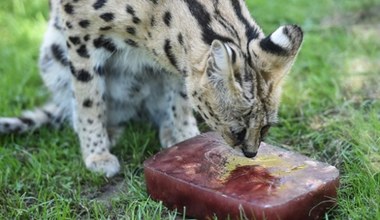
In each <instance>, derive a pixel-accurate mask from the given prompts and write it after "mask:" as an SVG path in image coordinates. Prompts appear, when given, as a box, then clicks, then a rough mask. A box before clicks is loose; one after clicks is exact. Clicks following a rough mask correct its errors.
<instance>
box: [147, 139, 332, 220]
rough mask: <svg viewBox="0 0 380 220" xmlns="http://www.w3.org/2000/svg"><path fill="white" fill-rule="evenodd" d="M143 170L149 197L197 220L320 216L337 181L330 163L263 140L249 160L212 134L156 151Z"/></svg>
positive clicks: (303, 219) (315, 217)
mask: <svg viewBox="0 0 380 220" xmlns="http://www.w3.org/2000/svg"><path fill="white" fill-rule="evenodd" d="M144 173H145V180H146V185H147V190H148V193H149V194H150V196H151V198H152V199H154V200H159V201H162V202H163V204H164V205H165V206H167V207H168V208H170V209H177V210H178V211H180V212H182V213H186V215H188V216H191V217H194V218H197V219H212V218H213V217H215V216H216V217H218V219H227V218H229V219H242V218H248V219H267V220H270V219H276V220H278V219H283V220H284V219H291V220H296V219H302V220H305V219H321V218H323V216H324V213H325V212H326V211H327V210H328V209H329V208H331V207H332V206H334V205H335V204H336V196H337V188H338V186H339V171H338V170H337V169H336V168H335V167H333V166H330V165H328V164H326V163H322V162H318V161H315V160H313V159H310V158H308V157H306V156H303V155H301V154H298V153H295V152H291V151H287V150H284V149H281V148H278V147H274V146H271V145H268V144H265V143H262V144H261V146H260V149H259V152H258V154H257V156H256V157H255V158H254V159H249V158H246V157H244V156H243V154H242V153H240V152H239V151H236V150H234V149H232V148H231V147H229V146H227V145H226V144H225V143H224V141H223V139H222V138H221V137H220V136H218V135H217V134H216V133H206V134H203V135H199V136H197V137H194V138H192V139H189V140H187V141H184V142H182V143H179V144H177V145H175V146H173V147H171V148H168V149H166V150H164V151H162V152H160V153H158V154H156V155H154V156H153V157H151V158H150V159H148V160H146V161H145V162H144Z"/></svg>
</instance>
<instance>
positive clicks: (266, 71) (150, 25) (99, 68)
mask: <svg viewBox="0 0 380 220" xmlns="http://www.w3.org/2000/svg"><path fill="white" fill-rule="evenodd" d="M302 38H303V34H302V30H301V29H300V28H299V27H298V26H295V25H287V26H281V27H280V28H278V29H277V30H276V31H275V32H273V33H272V34H270V35H269V36H267V37H266V36H265V35H264V33H263V32H262V30H261V28H260V27H259V26H258V25H257V24H256V22H255V21H254V20H253V19H252V18H251V16H250V13H249V11H248V9H247V7H246V5H245V2H244V1H243V0H51V19H50V21H49V26H48V30H47V32H46V34H45V39H44V41H43V44H42V46H41V52H40V63H39V64H40V69H41V76H42V78H43V80H44V82H45V84H46V86H47V87H48V88H49V89H50V91H51V92H52V100H51V101H50V102H49V103H48V104H47V105H46V106H44V107H42V108H39V109H37V110H35V111H29V112H26V113H25V114H23V115H22V116H21V117H18V118H0V132H1V133H10V132H25V131H28V130H31V129H35V128H38V127H39V126H41V125H43V124H47V123H50V124H60V123H61V122H62V121H64V120H69V121H71V122H72V124H73V127H74V129H75V131H76V133H77V134H78V137H79V141H80V146H81V150H82V155H83V159H84V161H85V164H86V166H87V167H88V168H89V169H90V170H93V171H97V172H102V173H105V174H106V175H107V176H112V175H114V174H115V173H117V172H118V170H119V162H118V160H117V158H116V157H115V156H114V155H113V154H111V153H110V146H111V143H112V142H114V140H116V138H117V136H118V135H119V134H120V133H121V129H122V126H123V124H124V123H125V122H127V121H128V120H130V119H132V118H138V117H145V118H149V119H151V120H152V121H153V123H154V124H156V125H157V127H158V129H159V136H160V141H161V144H162V145H163V146H171V145H173V144H175V143H177V142H178V141H181V140H184V139H186V138H189V137H192V136H194V135H196V134H198V133H199V131H198V128H197V125H196V121H195V119H194V117H193V114H192V108H193V109H194V110H195V111H198V112H199V114H200V115H201V116H202V117H203V118H204V119H205V121H206V123H207V124H208V125H209V126H210V127H211V128H213V129H215V130H216V131H218V132H220V133H221V135H222V136H223V137H224V139H225V140H226V141H227V143H229V144H230V145H231V146H235V147H240V148H241V149H242V151H243V153H244V154H245V155H246V156H247V157H253V156H255V155H256V152H257V149H258V147H259V145H260V141H261V140H262V138H263V137H264V136H265V135H266V133H267V132H268V129H269V127H270V126H271V125H272V124H273V123H275V122H276V120H277V111H278V107H279V99H280V94H281V83H282V81H283V78H284V76H285V75H286V74H287V72H288V71H289V70H290V67H291V66H292V64H293V62H294V59H295V57H296V55H297V53H298V50H299V48H300V45H301V43H302Z"/></svg>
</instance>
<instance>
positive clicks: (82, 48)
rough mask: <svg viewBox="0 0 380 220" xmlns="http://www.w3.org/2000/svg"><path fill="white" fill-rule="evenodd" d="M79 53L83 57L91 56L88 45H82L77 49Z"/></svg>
mask: <svg viewBox="0 0 380 220" xmlns="http://www.w3.org/2000/svg"><path fill="white" fill-rule="evenodd" d="M77 53H78V55H79V56H81V57H83V58H89V57H90V55H89V54H88V51H87V47H86V45H82V46H80V47H79V48H78V49H77Z"/></svg>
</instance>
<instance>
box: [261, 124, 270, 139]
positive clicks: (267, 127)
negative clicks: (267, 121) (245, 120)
mask: <svg viewBox="0 0 380 220" xmlns="http://www.w3.org/2000/svg"><path fill="white" fill-rule="evenodd" d="M269 128H270V125H265V126H264V127H262V128H261V131H260V136H261V139H264V137H265V136H266V135H267V134H268V131H269Z"/></svg>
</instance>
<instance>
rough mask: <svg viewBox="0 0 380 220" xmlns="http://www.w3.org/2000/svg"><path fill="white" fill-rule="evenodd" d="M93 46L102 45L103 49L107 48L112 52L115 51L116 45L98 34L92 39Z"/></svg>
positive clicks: (98, 46) (99, 46)
mask: <svg viewBox="0 0 380 220" xmlns="http://www.w3.org/2000/svg"><path fill="white" fill-rule="evenodd" d="M93 43H94V46H95V47H96V48H101V47H103V48H104V49H106V50H108V51H109V52H111V53H113V52H115V51H116V46H115V44H114V43H112V41H111V40H110V39H106V38H104V37H103V36H100V37H98V38H96V39H94V42H93Z"/></svg>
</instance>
